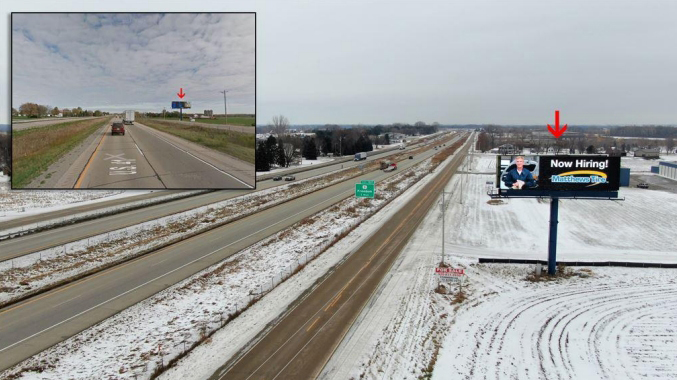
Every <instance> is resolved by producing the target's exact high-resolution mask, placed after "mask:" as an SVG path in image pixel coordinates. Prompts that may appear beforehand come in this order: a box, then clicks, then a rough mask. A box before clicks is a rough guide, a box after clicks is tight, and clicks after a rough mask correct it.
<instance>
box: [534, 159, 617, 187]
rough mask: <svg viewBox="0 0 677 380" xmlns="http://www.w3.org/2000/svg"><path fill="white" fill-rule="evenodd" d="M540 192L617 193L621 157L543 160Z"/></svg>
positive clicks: (539, 178)
mask: <svg viewBox="0 0 677 380" xmlns="http://www.w3.org/2000/svg"><path fill="white" fill-rule="evenodd" d="M538 171H539V173H538V174H539V176H538V189H541V190H546V191H550V190H559V191H577V190H590V191H616V190H618V187H619V185H620V171H621V158H620V157H609V156H579V155H559V156H540V157H539V168H538Z"/></svg>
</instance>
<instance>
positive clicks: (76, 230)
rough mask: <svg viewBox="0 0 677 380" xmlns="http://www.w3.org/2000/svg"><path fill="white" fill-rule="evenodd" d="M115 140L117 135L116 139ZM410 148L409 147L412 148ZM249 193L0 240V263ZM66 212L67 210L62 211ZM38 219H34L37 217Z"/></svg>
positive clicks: (204, 197) (221, 194) (203, 197)
mask: <svg viewBox="0 0 677 380" xmlns="http://www.w3.org/2000/svg"><path fill="white" fill-rule="evenodd" d="M115 137H117V136H115ZM411 148H412V147H410V149H411ZM398 152H401V151H399V150H398V151H391V152H384V153H378V154H375V155H373V156H370V157H369V158H368V159H367V160H366V161H348V162H344V163H339V164H336V165H329V166H325V167H321V168H317V169H309V170H306V171H303V172H301V173H296V174H294V176H295V177H296V181H299V180H302V179H307V178H311V177H315V176H319V175H322V174H327V173H331V172H334V171H336V170H340V169H341V168H350V167H355V166H358V165H362V164H363V163H365V162H370V161H374V160H379V159H381V158H382V157H384V156H388V155H391V154H393V153H398ZM288 183H289V182H286V181H273V180H266V181H262V182H259V183H257V191H258V190H265V189H269V188H272V187H275V186H280V185H285V184H288ZM250 192H251V191H250V190H223V191H215V192H211V193H206V194H200V195H197V196H194V197H189V198H184V199H178V200H174V201H170V202H166V203H162V204H158V205H152V206H148V207H144V208H141V209H137V210H132V211H126V212H122V213H119V214H115V215H110V216H106V217H102V218H98V219H93V220H89V221H85V222H80V223H76V224H73V225H68V226H63V227H59V228H55V229H51V230H46V231H42V232H38V233H34V234H30V235H26V236H22V237H16V238H13V239H9V240H4V241H0V261H4V260H8V259H11V258H14V257H19V256H23V255H25V254H28V253H32V252H36V251H39V250H43V249H47V248H50V247H56V246H60V245H62V244H65V243H69V242H72V241H76V240H79V239H83V238H86V237H89V236H94V235H98V234H101V233H104V232H108V231H112V230H116V229H118V228H123V227H128V226H131V225H134V224H137V223H142V222H146V221H149V220H153V219H157V218H160V217H163V216H167V215H171V214H175V213H178V212H182V211H187V210H191V209H194V208H198V207H201V206H205V205H208V204H212V203H216V202H220V201H224V200H227V199H231V198H235V197H237V196H240V195H244V194H249V193H250ZM64 211H67V210H64ZM36 217H37V216H36Z"/></svg>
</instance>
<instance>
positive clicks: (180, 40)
mask: <svg viewBox="0 0 677 380" xmlns="http://www.w3.org/2000/svg"><path fill="white" fill-rule="evenodd" d="M11 21H12V26H11V29H12V36H11V41H12V47H11V54H12V56H11V63H12V65H11V78H12V81H11V94H12V124H11V142H12V144H11V169H12V170H11V173H12V176H11V178H12V183H11V185H12V189H253V188H255V186H256V182H255V180H256V173H255V156H256V152H255V148H256V86H255V84H256V14H255V13H12V18H11Z"/></svg>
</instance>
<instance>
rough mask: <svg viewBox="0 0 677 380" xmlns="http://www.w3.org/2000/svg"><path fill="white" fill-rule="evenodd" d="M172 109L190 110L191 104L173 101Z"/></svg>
mask: <svg viewBox="0 0 677 380" xmlns="http://www.w3.org/2000/svg"><path fill="white" fill-rule="evenodd" d="M172 108H190V102H180V101H173V102H172Z"/></svg>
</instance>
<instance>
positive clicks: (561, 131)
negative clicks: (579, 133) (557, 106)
mask: <svg viewBox="0 0 677 380" xmlns="http://www.w3.org/2000/svg"><path fill="white" fill-rule="evenodd" d="M548 130H549V131H550V133H552V135H553V136H555V138H556V139H558V138H560V137H561V136H562V135H563V134H564V132H565V131H566V130H567V125H566V124H564V125H563V126H562V129H560V128H559V111H555V128H553V127H551V126H550V124H548Z"/></svg>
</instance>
